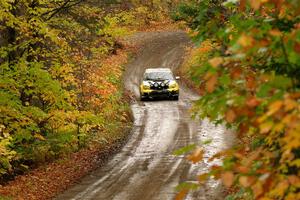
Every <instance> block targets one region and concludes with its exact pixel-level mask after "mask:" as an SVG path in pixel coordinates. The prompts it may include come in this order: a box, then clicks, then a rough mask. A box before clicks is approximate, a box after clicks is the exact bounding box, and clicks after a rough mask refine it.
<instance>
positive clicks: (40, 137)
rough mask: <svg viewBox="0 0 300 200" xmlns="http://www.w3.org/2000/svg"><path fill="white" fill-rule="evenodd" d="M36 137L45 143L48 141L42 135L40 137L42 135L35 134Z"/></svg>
mask: <svg viewBox="0 0 300 200" xmlns="http://www.w3.org/2000/svg"><path fill="white" fill-rule="evenodd" d="M34 137H35V138H36V139H39V140H43V141H45V140H46V139H45V138H44V136H42V135H40V134H38V133H36V134H34Z"/></svg>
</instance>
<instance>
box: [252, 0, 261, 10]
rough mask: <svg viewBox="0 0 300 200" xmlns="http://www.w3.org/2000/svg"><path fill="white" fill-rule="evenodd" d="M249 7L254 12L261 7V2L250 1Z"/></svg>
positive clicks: (258, 0) (259, 0)
mask: <svg viewBox="0 0 300 200" xmlns="http://www.w3.org/2000/svg"><path fill="white" fill-rule="evenodd" d="M250 5H251V7H252V8H253V9H254V10H258V9H259V8H260V5H261V0H250Z"/></svg>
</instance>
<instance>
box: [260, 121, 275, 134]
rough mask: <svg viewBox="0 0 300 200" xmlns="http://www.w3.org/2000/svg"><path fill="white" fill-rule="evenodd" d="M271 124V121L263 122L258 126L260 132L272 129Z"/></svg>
mask: <svg viewBox="0 0 300 200" xmlns="http://www.w3.org/2000/svg"><path fill="white" fill-rule="evenodd" d="M273 125H274V123H273V122H272V121H267V122H264V123H263V124H261V125H260V126H259V129H260V133H268V132H269V131H270V130H271V129H272V127H273Z"/></svg>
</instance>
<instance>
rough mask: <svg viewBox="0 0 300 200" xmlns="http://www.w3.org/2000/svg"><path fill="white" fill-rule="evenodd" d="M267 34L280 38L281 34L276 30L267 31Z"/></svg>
mask: <svg viewBox="0 0 300 200" xmlns="http://www.w3.org/2000/svg"><path fill="white" fill-rule="evenodd" d="M269 34H270V35H272V36H275V37H280V36H281V35H282V33H281V32H280V30H278V29H273V30H270V31H269Z"/></svg>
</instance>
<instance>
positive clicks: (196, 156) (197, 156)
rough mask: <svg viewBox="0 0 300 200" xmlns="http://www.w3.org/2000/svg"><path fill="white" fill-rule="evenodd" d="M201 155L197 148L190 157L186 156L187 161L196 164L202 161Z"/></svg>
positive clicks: (202, 152)
mask: <svg viewBox="0 0 300 200" xmlns="http://www.w3.org/2000/svg"><path fill="white" fill-rule="evenodd" d="M203 154H204V151H203V149H201V148H197V149H196V150H195V151H194V152H193V153H192V154H191V155H188V156H187V159H188V160H189V161H191V162H193V163H197V162H199V161H201V160H202V159H203Z"/></svg>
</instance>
